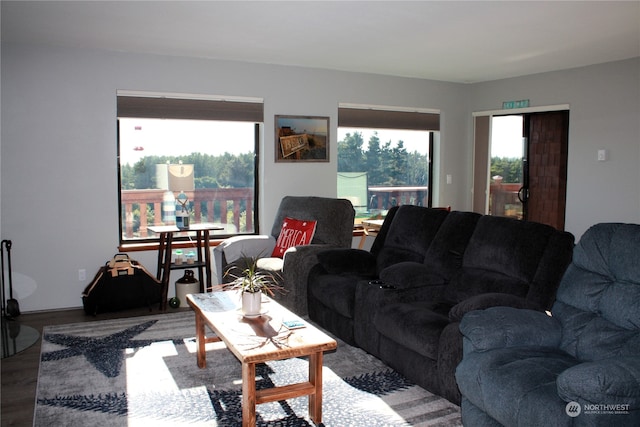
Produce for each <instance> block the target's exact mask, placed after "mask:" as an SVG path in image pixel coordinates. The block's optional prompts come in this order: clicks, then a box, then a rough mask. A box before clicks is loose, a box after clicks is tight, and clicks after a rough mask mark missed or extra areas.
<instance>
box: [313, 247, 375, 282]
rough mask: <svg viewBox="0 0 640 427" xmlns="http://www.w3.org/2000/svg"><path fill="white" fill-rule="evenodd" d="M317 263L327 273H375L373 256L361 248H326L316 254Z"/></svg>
mask: <svg viewBox="0 0 640 427" xmlns="http://www.w3.org/2000/svg"><path fill="white" fill-rule="evenodd" d="M317 257H318V263H319V264H320V265H321V266H322V268H324V269H325V271H326V272H327V273H329V274H342V273H354V274H358V275H362V276H372V277H375V275H376V259H375V257H374V256H373V255H372V254H371V253H369V252H367V251H365V250H362V249H328V250H325V251H322V252H319V253H318V254H317Z"/></svg>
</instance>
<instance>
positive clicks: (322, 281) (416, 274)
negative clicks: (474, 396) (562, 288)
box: [307, 205, 574, 404]
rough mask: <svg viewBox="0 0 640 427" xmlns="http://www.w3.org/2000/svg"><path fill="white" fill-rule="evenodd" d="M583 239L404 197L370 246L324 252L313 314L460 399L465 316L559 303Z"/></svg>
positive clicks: (313, 288) (315, 272) (313, 275)
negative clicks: (457, 378) (409, 201)
mask: <svg viewBox="0 0 640 427" xmlns="http://www.w3.org/2000/svg"><path fill="white" fill-rule="evenodd" d="M573 245H574V238H573V235H571V234H570V233H566V232H561V231H557V230H555V229H554V228H552V227H549V226H546V225H543V224H538V223H533V222H527V221H518V220H514V219H508V218H500V217H493V216H483V215H479V214H476V213H472V212H458V211H452V212H447V211H443V210H438V209H429V208H423V207H418V206H410V205H403V206H400V207H399V208H394V209H393V210H391V211H390V212H389V215H387V218H386V219H385V221H384V223H383V226H382V228H381V230H380V233H379V234H378V236H377V237H376V239H375V241H374V243H373V246H372V248H371V250H370V251H368V252H367V251H364V250H357V249H335V250H328V251H323V252H321V253H319V254H318V264H317V265H316V266H314V267H313V268H312V269H311V271H310V275H309V280H308V292H307V295H308V307H309V317H310V318H311V320H313V321H314V322H316V323H317V324H319V325H320V326H322V327H324V328H325V329H327V330H329V331H330V332H332V333H334V334H335V335H337V336H338V337H339V338H341V339H342V340H344V341H346V342H347V343H350V344H352V345H356V346H359V347H361V348H363V349H364V350H366V351H368V352H369V353H371V354H373V355H375V356H377V357H378V358H380V359H381V360H383V361H384V362H385V363H387V364H388V365H389V366H391V367H393V368H394V369H395V370H397V371H398V372H400V373H401V374H403V375H404V376H406V377H407V378H409V379H411V380H412V381H414V382H416V383H417V384H418V385H420V386H422V387H424V388H426V389H427V390H429V391H431V392H433V393H436V394H438V395H440V396H443V397H445V398H447V399H448V400H450V401H452V402H454V403H456V404H459V403H460V393H459V391H458V387H457V384H456V382H455V376H454V374H455V368H456V366H457V365H458V363H459V362H460V360H461V359H462V335H461V334H460V331H459V329H458V326H459V322H460V319H461V318H462V316H463V315H464V314H465V313H467V312H469V311H473V310H476V309H481V308H487V307H491V306H510V307H517V308H530V309H534V310H546V309H549V308H550V307H551V304H552V302H553V300H554V297H555V292H556V290H557V287H558V284H559V282H560V279H561V277H562V275H563V273H564V271H565V269H566V267H567V265H568V264H569V262H570V261H571V255H572V251H573Z"/></svg>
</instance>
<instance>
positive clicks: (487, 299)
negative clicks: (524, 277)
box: [449, 293, 537, 322]
mask: <svg viewBox="0 0 640 427" xmlns="http://www.w3.org/2000/svg"><path fill="white" fill-rule="evenodd" d="M489 307H513V308H527V309H536V308H537V307H531V304H530V303H528V302H527V300H526V299H524V298H521V297H517V296H515V295H510V294H501V293H488V294H482V295H476V296H474V297H471V298H467V299H466V300H464V301H462V302H459V303H458V304H456V305H454V306H453V307H452V308H451V310H450V311H449V319H450V320H451V321H452V322H459V321H460V320H462V316H464V315H465V314H467V313H468V312H470V311H473V310H484V309H485V308H489Z"/></svg>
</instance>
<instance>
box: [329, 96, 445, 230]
mask: <svg viewBox="0 0 640 427" xmlns="http://www.w3.org/2000/svg"><path fill="white" fill-rule="evenodd" d="M438 130H439V113H436V112H417V111H398V110H391V109H383V108H371V107H368V108H365V107H353V106H341V107H340V108H339V110H338V197H343V198H346V199H349V200H351V202H352V203H353V205H354V208H355V209H356V218H357V219H356V222H357V220H358V219H364V218H379V217H384V216H385V215H386V213H387V211H388V210H389V209H390V208H391V207H392V206H396V205H402V204H412V205H418V206H430V205H431V193H430V191H429V186H430V183H431V182H432V177H431V175H432V168H431V154H432V153H433V143H434V134H435V133H436V132H437V131H438Z"/></svg>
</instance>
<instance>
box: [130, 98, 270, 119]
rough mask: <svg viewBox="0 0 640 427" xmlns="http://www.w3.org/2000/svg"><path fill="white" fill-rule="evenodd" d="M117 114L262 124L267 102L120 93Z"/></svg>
mask: <svg viewBox="0 0 640 427" xmlns="http://www.w3.org/2000/svg"><path fill="white" fill-rule="evenodd" d="M118 117H138V118H156V119H192V120H227V121H247V122H254V123H261V122H263V121H264V104H263V103H262V102H247V101H235V100H231V101H230V100H209V99H183V98H167V97H145V96H123V95H118Z"/></svg>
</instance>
